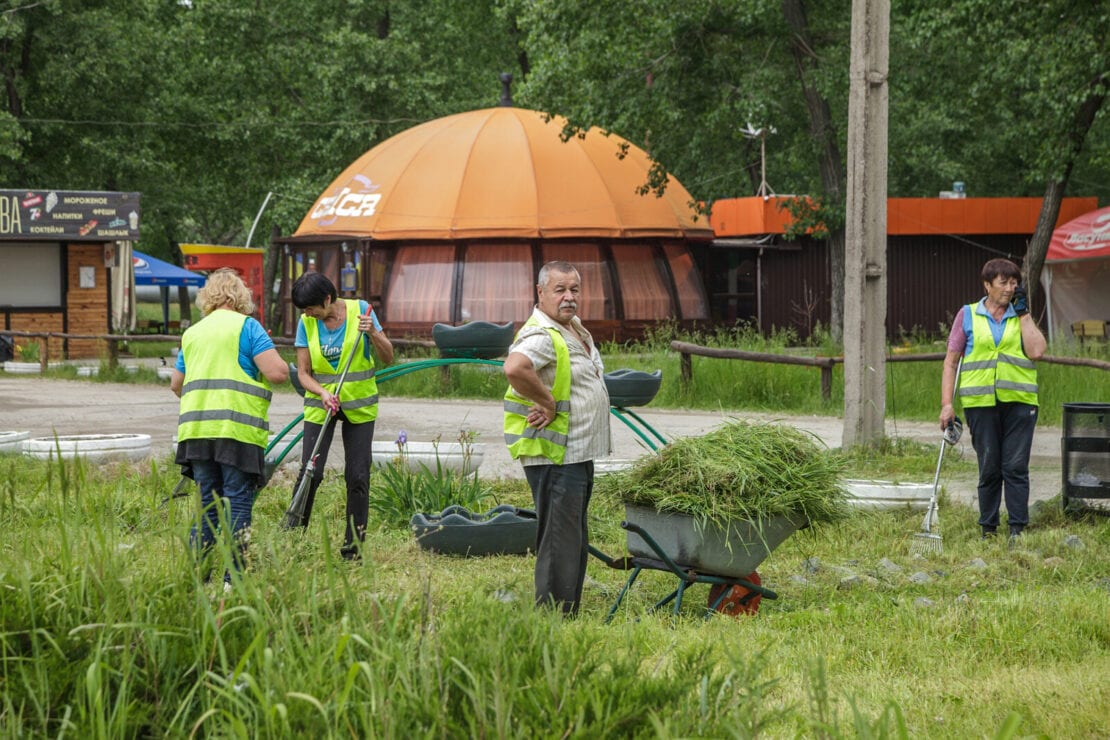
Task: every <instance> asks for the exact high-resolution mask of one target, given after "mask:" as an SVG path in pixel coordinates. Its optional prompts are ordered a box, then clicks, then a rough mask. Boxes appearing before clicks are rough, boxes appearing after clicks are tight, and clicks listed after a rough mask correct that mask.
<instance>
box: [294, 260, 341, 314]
mask: <svg viewBox="0 0 1110 740" xmlns="http://www.w3.org/2000/svg"><path fill="white" fill-rule="evenodd" d="M291 298H292V299H293V305H294V306H296V307H297V308H299V309H302V310H303V309H306V308H308V307H309V306H322V305H324V299H325V298H331V300H332V302H333V303H334V302H335V298H336V294H335V283H333V282H332V281H331V280H329V279H328V277H327V276H326V275H324V274H322V273H319V272H316V271H315V270H309V271H308V272H306V273H305V274H303V275H301V276H300V277H299V278H297V281H296V282H295V283H293V290H292V295H291Z"/></svg>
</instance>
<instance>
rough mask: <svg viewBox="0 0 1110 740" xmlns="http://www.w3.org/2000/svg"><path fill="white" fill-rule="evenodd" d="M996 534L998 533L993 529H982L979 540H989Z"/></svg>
mask: <svg viewBox="0 0 1110 740" xmlns="http://www.w3.org/2000/svg"><path fill="white" fill-rule="evenodd" d="M997 534H998V532H996V531H995V529H994V527H983V534H982V535H981V536H980V539H984V540H989V539H991V538H993V537H994V536H995V535H997Z"/></svg>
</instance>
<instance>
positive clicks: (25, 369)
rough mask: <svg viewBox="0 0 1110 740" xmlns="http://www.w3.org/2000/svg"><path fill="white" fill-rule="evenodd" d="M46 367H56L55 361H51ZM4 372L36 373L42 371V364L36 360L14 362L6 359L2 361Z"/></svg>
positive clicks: (16, 373)
mask: <svg viewBox="0 0 1110 740" xmlns="http://www.w3.org/2000/svg"><path fill="white" fill-rule="evenodd" d="M48 367H57V363H55V362H52V363H50V364H49V366H48ZM4 372H6V373H12V374H13V375H38V374H39V373H41V372H42V365H40V364H39V363H37V362H16V361H14V360H8V361H7V362H5V363H4Z"/></svg>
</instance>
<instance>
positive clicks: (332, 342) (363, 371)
mask: <svg viewBox="0 0 1110 740" xmlns="http://www.w3.org/2000/svg"><path fill="white" fill-rule="evenodd" d="M292 299H293V305H294V306H296V307H297V308H299V309H301V311H302V312H303V315H302V316H301V320H300V322H299V323H298V324H297V338H296V339H295V340H294V342H293V345H294V347H295V348H296V350H297V378H298V380H299V381H300V383H301V385H302V386H303V387H304V390H305V394H304V439H303V440H302V443H301V449H302V453H301V455H302V460H301V463H302V464H301V472H300V476H303V475H304V472H305V469H306V467H307V465H308V462H309V460H308V458H309V456H310V455H311V454H312V450H313V448H314V447H315V446H316V440H317V439H318V438H319V436H320V434H321V433H322V434H323V435H324V438H323V440H322V441H321V443H320V449H319V457H318V459H317V461H316V465H315V469H314V471H313V474H312V480H311V481H310V483H309V488H308V493H307V496H306V497H305V506H304V516H303V517H302V519H301V526H302V527H308V521H309V517H310V516H311V514H312V504H313V502H314V501H315V499H316V489H317V488H319V487H320V482H321V481H322V480H323V478H324V466H325V464H326V463H327V460H328V448H329V447H330V446H331V442H332V437H333V435H334V434H335V427H336V425H337V424H338V423H339V422H340V421H342V422H343V453H344V465H343V478H344V480H345V482H346V484H347V511H346V516H345V519H346V530H345V533H344V536H343V547H342V548H341V549H340V552H341V553H342V555H343V557H344V558H346V559H348V560H354V559H357V558H358V557H359V548H360V547H361V545H362V542H363V541H364V539H365V537H366V519H367V516H368V514H369V503H370V464H371V454H372V453H371V444H372V443H373V441H374V420H375V419H377V418H378V386H377V383H376V382H375V380H374V373H375V367H376V363H375V361H374V358H375V356H376V357H377V359H378V361H379V362H380V364H382V365H388V364H389V363H391V362H393V344H392V343H391V342H390V341H389V338H388V337H386V335H385V332H384V331H383V330H382V325H381V323H379V322H378V317H377V315H376V314H375V313H374V311H373V310H372V309H371V308H370V305H369V304H368V303H367V302H366V301H362V300H345V299H342V298H337V297H336V290H335V284H334V283H333V282H332V281H331V280H329V279H328V278H327V277H326V276H324V275H322V274H321V273H319V272H315V271H309V272H306V273H304V274H303V275H301V277H299V278H297V281H296V282H295V283H293V290H292ZM364 334H365V335H367V336H368V337H369V339H368V340H366V341H364V340H363V335H364ZM352 353H354V355H353V357H352V356H351V354H352ZM348 358H350V360H351V362H350V367H349V369H348V370H347V376H346V378H345V379H344V380H343V387H342V388H337V386H338V383H339V376H340V374H341V373H342V369H343V367H345V366H346V365H347V360H348ZM337 391H338V395H337ZM329 414H330V415H332V416H335V422H336V423H335V424H328V423H327V421H328V416H329ZM300 476H298V478H297V483H296V485H294V486H293V490H294V491H296V490H297V489H298V488H299V487H300V483H301V481H300Z"/></svg>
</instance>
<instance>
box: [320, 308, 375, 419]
mask: <svg viewBox="0 0 1110 740" xmlns="http://www.w3.org/2000/svg"><path fill="white" fill-rule="evenodd" d="M339 300H340V301H342V302H343V304H344V307H345V309H346V311H347V319H346V322H347V323H346V327H345V328H344V331H343V351H342V352H341V353H340V356H339V367H338V370H337V369H336V368H334V367H332V366H331V363H330V362H328V361H327V360H326V359H324V353H323V351H322V350H321V349H320V324H319V320H318V319H314V318H311V317H309V316H305V317H304V330H305V335H306V336H307V337H308V354H309V357H311V358H312V376H313V377H314V378H316V382H318V383H319V384H320V385H322V386H324V388H326V389H327V390H328V391H329V392H331V393H335V388H336V386H337V385H339V375H340V373H342V372H343V366H344V365H345V364H346V363H347V357H348V356H349V355H348V354H347V353H348V352H354V353H355V356H354V357H353V358H351V366H350V367H349V368H348V369H347V377H346V378H344V379H343V387H342V388H340V389H339V405H340V407H342V409H343V415H344V416H346V417H347V421H350V422H351V423H353V424H362V423H364V422H367V421H374V419H377V418H378V382H377V380H375V379H374V372H375V371H374V355H373V353H371V354H370V356H369V357H367V356H366V353H365V352H363V350H362V341H363V335H362V332H360V331H359V330H358V319H359V310H358V301H348V300H344V299H342V298H340V299H339ZM366 342H367V344H369V342H370V337H366ZM327 419H328V412H327V411H326V410H325V409H324V402H323V401H321V400H320V396H319V395H317V394H315V393H309V392H308V391H305V394H304V420H305V421H307V422H311V423H313V424H321V425H322V424H323V423H324V422H325V421H327Z"/></svg>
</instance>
